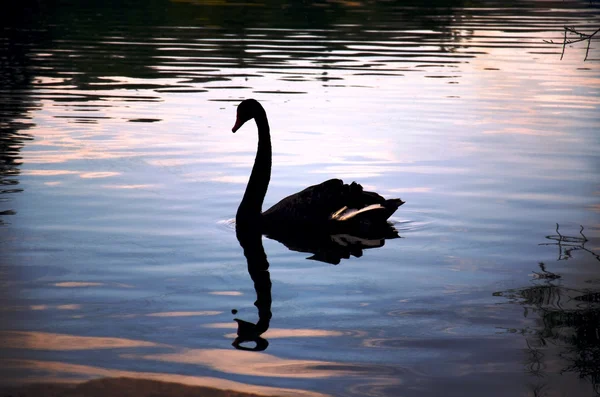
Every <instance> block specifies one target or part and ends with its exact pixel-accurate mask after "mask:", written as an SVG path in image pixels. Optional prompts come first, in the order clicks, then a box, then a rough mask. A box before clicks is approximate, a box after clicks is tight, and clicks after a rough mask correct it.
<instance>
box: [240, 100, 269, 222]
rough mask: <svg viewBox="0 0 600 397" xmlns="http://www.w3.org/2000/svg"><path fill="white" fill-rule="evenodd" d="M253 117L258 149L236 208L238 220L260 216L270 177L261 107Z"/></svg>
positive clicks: (267, 148)
mask: <svg viewBox="0 0 600 397" xmlns="http://www.w3.org/2000/svg"><path fill="white" fill-rule="evenodd" d="M254 119H255V120H256V126H257V127H258V150H257V152H256V159H255V160H254V166H253V167H252V173H251V174H250V179H249V180H248V186H247V187H246V192H245V193H244V198H243V199H242V202H241V203H240V207H239V208H238V212H237V216H236V220H237V221H238V222H239V221H240V218H252V217H259V216H260V214H261V211H262V204H263V200H264V199H265V195H266V194H267V188H268V187H269V180H270V179H271V135H270V133H269V122H268V121H267V115H266V113H265V111H264V109H262V108H261V109H260V112H259V114H258V115H256V116H255V118H254Z"/></svg>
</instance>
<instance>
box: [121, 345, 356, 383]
mask: <svg viewBox="0 0 600 397" xmlns="http://www.w3.org/2000/svg"><path fill="white" fill-rule="evenodd" d="M122 357H126V358H133V359H144V360H153V361H164V362H171V363H181V364H196V365H202V366H205V367H208V368H211V369H214V370H216V371H221V372H225V373H231V374H238V375H251V376H268V377H285V378H311V379H313V378H330V377H334V376H349V375H352V374H353V373H354V372H355V371H353V369H354V366H353V365H349V364H341V363H336V362H331V361H316V360H293V359H285V358H280V357H277V356H273V355H271V354H266V353H259V352H249V351H241V350H225V349H188V350H182V351H180V352H177V353H166V354H148V355H133V354H126V355H125V354H124V355H122Z"/></svg>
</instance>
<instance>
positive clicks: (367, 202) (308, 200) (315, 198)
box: [263, 179, 404, 223]
mask: <svg viewBox="0 0 600 397" xmlns="http://www.w3.org/2000/svg"><path fill="white" fill-rule="evenodd" d="M402 204H404V202H403V201H402V200H400V199H391V200H386V199H384V198H383V197H381V196H380V195H379V194H377V193H375V192H369V191H365V190H364V189H363V187H362V186H361V185H359V184H358V183H356V182H352V183H351V184H344V182H343V181H342V180H340V179H330V180H328V181H325V182H323V183H320V184H318V185H313V186H309V187H307V188H306V189H304V190H302V191H300V192H298V193H296V194H292V195H290V196H288V197H286V198H284V199H283V200H281V201H280V202H278V203H277V204H275V205H274V206H273V207H271V208H269V209H268V210H267V211H265V212H264V213H263V219H265V220H266V221H267V222H268V221H276V222H279V221H284V222H296V223H323V222H327V221H328V220H330V219H331V216H332V214H334V213H336V212H339V211H340V210H343V207H347V208H349V209H351V210H357V211H360V210H362V209H364V208H366V207H369V206H373V205H379V207H372V208H371V209H375V208H380V209H381V208H383V209H384V211H379V212H380V213H381V215H380V216H379V215H378V216H377V217H378V218H379V217H381V218H383V220H385V219H387V218H389V217H390V215H392V214H393V213H394V211H396V209H397V208H398V207H399V206H400V205H402ZM372 213H374V212H372ZM363 216H366V213H364V215H363Z"/></svg>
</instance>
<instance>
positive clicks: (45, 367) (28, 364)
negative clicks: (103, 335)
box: [0, 360, 327, 397]
mask: <svg viewBox="0 0 600 397" xmlns="http://www.w3.org/2000/svg"><path fill="white" fill-rule="evenodd" d="M0 367H2V368H5V369H25V370H31V371H35V372H36V373H39V372H42V373H43V372H46V373H48V375H37V376H35V377H32V376H27V377H26V378H24V379H13V382H15V381H16V382H27V383H32V382H35V383H38V382H51V383H64V382H71V383H75V382H81V381H82V380H89V379H94V378H101V377H108V378H134V379H147V380H155V381H161V382H173V383H179V384H183V385H187V386H204V387H212V388H216V389H223V390H233V391H237V392H246V393H254V394H257V395H262V396H282V397H284V396H290V397H291V396H301V397H326V396H327V395H326V394H321V393H316V392H310V391H306V390H298V389H286V388H277V387H267V386H256V385H251V384H245V383H240V382H234V381H230V380H225V379H219V378H211V377H204V376H188V375H178V374H166V373H153V372H134V371H121V370H116V369H108V368H101V367H94V366H89V365H77V364H67V363H62V362H58V361H40V360H0ZM82 377H85V379H81V378H82Z"/></svg>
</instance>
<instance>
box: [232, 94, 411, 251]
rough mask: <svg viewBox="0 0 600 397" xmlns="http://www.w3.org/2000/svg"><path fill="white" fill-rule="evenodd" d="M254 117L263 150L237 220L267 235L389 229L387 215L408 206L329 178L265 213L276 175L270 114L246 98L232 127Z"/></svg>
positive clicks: (257, 103)
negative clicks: (268, 192)
mask: <svg viewBox="0 0 600 397" xmlns="http://www.w3.org/2000/svg"><path fill="white" fill-rule="evenodd" d="M251 119H254V120H255V122H256V126H257V127H258V150H257V153H256V159H255V161H254V166H253V167H252V173H251V174H250V179H249V180H248V186H247V187H246V191H245V193H244V197H243V199H242V202H241V203H240V206H239V208H238V211H237V214H236V223H238V224H239V223H245V224H252V225H253V226H254V227H256V228H259V230H260V231H261V233H263V234H266V235H267V236H269V237H271V236H275V237H274V238H275V239H276V240H279V238H277V237H276V236H277V235H281V232H282V230H285V233H286V234H287V233H290V232H291V231H306V230H319V231H327V232H328V233H339V232H357V231H358V232H361V233H364V232H368V231H377V230H381V229H389V227H390V226H389V224H388V222H387V219H388V218H389V217H390V216H391V215H392V214H393V213H394V212H395V211H396V210H397V209H398V207H399V206H401V205H402V204H404V201H402V200H400V199H397V198H395V199H384V198H383V197H381V196H380V195H379V194H377V193H375V192H368V191H365V190H363V187H362V186H361V185H359V184H358V183H356V182H352V183H351V184H344V182H343V181H342V180H340V179H330V180H328V181H325V182H323V183H321V184H318V185H314V186H309V187H307V188H306V189H304V190H302V191H300V192H298V193H295V194H292V195H291V196H288V197H286V198H284V199H283V200H281V201H280V202H278V203H277V204H275V205H274V206H272V207H271V208H269V209H268V210H266V211H265V212H262V204H263V201H264V198H265V195H266V193H267V188H268V187H269V181H270V179H271V156H272V151H271V135H270V129H269V121H268V120H267V114H266V112H265V109H264V108H263V107H262V106H261V104H260V103H259V102H258V101H256V100H254V99H246V100H244V101H242V102H241V103H240V104H239V106H238V108H237V119H236V122H235V125H234V126H233V128H232V131H233V132H236V131H237V130H238V129H239V128H240V127H241V126H242V125H243V124H244V123H245V122H246V121H248V120H251Z"/></svg>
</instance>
